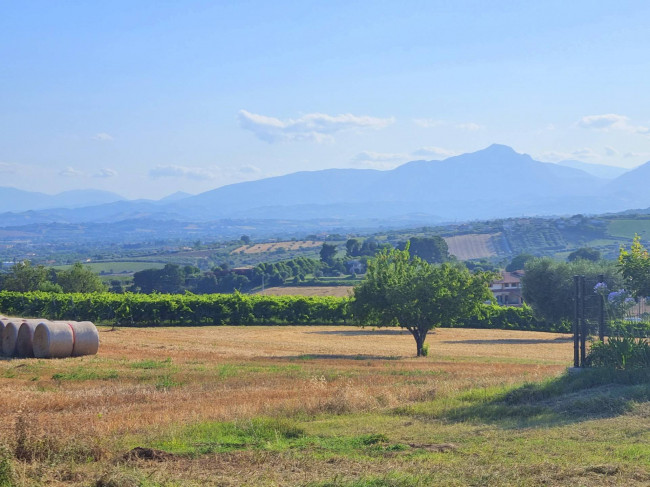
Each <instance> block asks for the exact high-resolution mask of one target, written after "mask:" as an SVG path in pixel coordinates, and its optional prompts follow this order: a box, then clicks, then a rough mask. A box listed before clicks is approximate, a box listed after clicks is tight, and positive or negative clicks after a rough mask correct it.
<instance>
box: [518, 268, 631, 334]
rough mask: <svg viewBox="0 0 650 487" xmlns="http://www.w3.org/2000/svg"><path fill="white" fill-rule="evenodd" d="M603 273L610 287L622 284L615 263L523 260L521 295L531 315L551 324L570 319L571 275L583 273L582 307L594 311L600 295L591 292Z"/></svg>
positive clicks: (571, 306)
mask: <svg viewBox="0 0 650 487" xmlns="http://www.w3.org/2000/svg"><path fill="white" fill-rule="evenodd" d="M600 274H603V275H604V277H605V283H606V284H607V287H608V288H609V289H610V290H617V289H620V288H621V287H623V283H622V279H621V275H620V273H619V270H618V269H617V267H616V263H614V262H609V261H604V260H601V261H598V262H591V261H588V260H583V259H579V260H576V261H574V262H556V261H554V260H552V259H550V258H548V257H543V258H536V259H533V260H530V261H528V262H527V263H526V273H525V274H524V276H523V278H522V287H523V289H522V292H523V298H524V301H525V302H526V303H528V304H529V305H530V306H531V307H532V308H533V311H534V312H535V316H537V317H538V318H542V319H544V320H546V321H549V322H551V323H561V322H562V321H570V320H571V319H573V314H574V294H575V291H574V284H573V276H579V275H582V276H585V278H586V282H587V289H586V309H587V311H591V312H593V313H594V318H595V313H596V311H597V309H598V303H597V301H598V299H600V297H599V296H598V294H597V293H596V292H595V291H594V286H595V284H596V283H597V282H598V276H599V275H600Z"/></svg>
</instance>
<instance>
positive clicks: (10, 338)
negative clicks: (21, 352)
mask: <svg viewBox="0 0 650 487" xmlns="http://www.w3.org/2000/svg"><path fill="white" fill-rule="evenodd" d="M21 324H22V321H9V322H8V323H7V324H5V329H4V330H3V331H2V355H4V356H5V357H13V356H14V355H15V354H16V339H17V338H18V328H20V325H21Z"/></svg>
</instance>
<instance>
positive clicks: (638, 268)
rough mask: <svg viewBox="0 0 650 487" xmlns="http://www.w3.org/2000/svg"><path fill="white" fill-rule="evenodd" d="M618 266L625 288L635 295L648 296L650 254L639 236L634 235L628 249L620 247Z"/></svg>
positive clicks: (649, 288)
mask: <svg viewBox="0 0 650 487" xmlns="http://www.w3.org/2000/svg"><path fill="white" fill-rule="evenodd" d="M618 266H619V269H620V270H621V273H622V274H623V278H624V279H625V285H626V287H627V289H628V290H629V291H631V292H632V293H633V294H634V296H635V297H647V296H650V255H648V251H647V250H646V249H645V247H644V246H643V245H641V237H639V236H638V235H636V236H635V237H634V241H633V242H632V245H631V246H630V250H626V249H625V247H621V250H620V254H619V256H618Z"/></svg>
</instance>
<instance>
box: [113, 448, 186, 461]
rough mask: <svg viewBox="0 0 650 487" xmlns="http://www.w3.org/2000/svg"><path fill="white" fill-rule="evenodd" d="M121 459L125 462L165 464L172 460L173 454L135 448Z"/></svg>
mask: <svg viewBox="0 0 650 487" xmlns="http://www.w3.org/2000/svg"><path fill="white" fill-rule="evenodd" d="M122 458H123V459H124V460H126V461H134V460H150V461H154V462H165V461H167V460H171V459H172V458H174V454H173V453H168V452H166V451H162V450H155V449H153V448H143V447H141V446H136V447H135V448H134V449H133V450H129V451H128V452H126V453H125V454H124V456H123V457H122Z"/></svg>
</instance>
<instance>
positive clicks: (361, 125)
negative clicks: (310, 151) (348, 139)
mask: <svg viewBox="0 0 650 487" xmlns="http://www.w3.org/2000/svg"><path fill="white" fill-rule="evenodd" d="M238 119H239V125H240V126H241V127H242V128H243V129H246V130H250V131H251V132H253V133H254V134H255V135H256V136H257V137H258V138H259V139H261V140H264V141H266V142H269V143H273V142H280V141H296V140H311V141H316V142H324V141H327V140H333V136H332V134H335V133H337V132H344V131H354V130H359V129H374V130H378V129H382V128H385V127H387V126H388V125H390V124H392V123H393V122H394V121H395V119H394V118H392V117H391V118H376V117H369V116H365V115H364V116H357V115H352V114H350V113H347V114H342V115H327V114H325V113H309V114H307V115H304V116H302V117H300V118H298V119H287V120H280V119H279V118H275V117H267V116H266V115H259V114H256V113H250V112H248V111H246V110H240V111H239V114H238Z"/></svg>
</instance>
